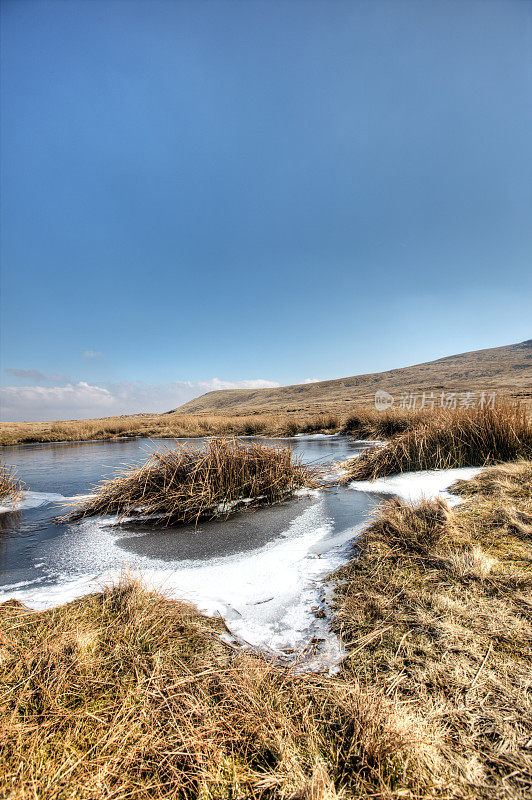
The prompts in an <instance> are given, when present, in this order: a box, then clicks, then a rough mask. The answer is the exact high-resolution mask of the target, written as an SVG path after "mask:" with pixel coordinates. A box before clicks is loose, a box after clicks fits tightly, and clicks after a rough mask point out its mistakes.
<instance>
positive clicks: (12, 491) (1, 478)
mask: <svg viewBox="0 0 532 800" xmlns="http://www.w3.org/2000/svg"><path fill="white" fill-rule="evenodd" d="M21 491H22V483H21V481H19V480H18V479H17V478H16V476H15V473H14V470H13V467H6V466H5V465H4V464H2V461H1V460H0V502H6V501H8V502H9V503H11V504H12V505H15V504H16V503H17V501H18V500H19V499H20V493H21Z"/></svg>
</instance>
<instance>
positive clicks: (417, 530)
mask: <svg viewBox="0 0 532 800" xmlns="http://www.w3.org/2000/svg"><path fill="white" fill-rule="evenodd" d="M531 473H532V464H531V463H530V462H528V463H527V462H521V463H520V464H516V465H504V466H503V467H493V468H489V469H487V470H486V471H485V472H484V473H482V474H481V475H480V476H479V477H478V478H477V479H475V481H472V482H471V484H470V485H469V486H468V487H467V488H466V485H465V484H462V485H459V486H457V488H456V491H459V492H461V493H462V494H464V495H466V496H467V497H468V498H469V499H468V500H467V501H466V502H465V503H464V504H463V505H461V506H458V507H456V508H455V509H452V510H451V509H449V507H448V506H447V505H446V504H445V503H444V502H442V501H434V502H422V503H420V504H417V505H415V506H411V505H408V504H405V503H404V502H402V501H400V500H392V501H391V502H389V503H387V504H386V505H385V506H384V507H383V508H382V510H381V513H380V515H379V517H378V519H377V521H376V522H375V523H374V524H372V525H371V526H370V527H369V529H368V530H367V532H366V535H365V537H364V539H363V541H361V542H360V546H359V548H358V549H357V552H356V554H355V558H354V559H353V560H352V562H351V563H350V564H349V565H348V566H347V567H345V568H344V569H343V570H341V571H340V573H339V574H338V576H337V578H338V580H339V585H338V590H337V601H336V602H337V610H336V617H335V627H336V630H337V631H338V633H339V634H340V635H341V636H342V638H343V640H344V642H345V644H346V646H347V648H348V656H347V658H346V660H345V662H344V670H343V678H344V680H346V681H348V682H349V681H350V680H352V679H353V680H357V681H358V682H359V683H360V684H361V686H362V687H368V688H369V687H372V686H379V687H382V688H383V689H384V690H385V692H386V694H387V695H388V696H389V697H390V698H391V699H392V698H393V700H394V701H395V703H396V704H398V705H399V706H400V705H401V704H404V707H405V708H407V709H408V710H409V712H410V714H412V715H414V716H415V717H419V718H420V719H423V720H424V721H425V722H426V723H427V725H428V726H429V728H430V730H431V731H432V732H433V736H434V737H435V739H436V740H437V741H438V742H439V756H440V758H441V760H442V771H443V773H444V774H446V775H447V776H448V777H447V789H448V793H449V795H450V796H456V797H475V798H498V797H500V798H525V797H530V792H531V791H532V692H531V687H532V548H531V543H532V502H531V485H530V476H531ZM516 487H520V488H516Z"/></svg>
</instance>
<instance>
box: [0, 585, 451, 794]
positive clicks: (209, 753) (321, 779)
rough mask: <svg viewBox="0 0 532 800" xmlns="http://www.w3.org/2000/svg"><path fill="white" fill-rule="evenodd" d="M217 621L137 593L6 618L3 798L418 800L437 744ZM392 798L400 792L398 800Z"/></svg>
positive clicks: (386, 706) (0, 622) (13, 608)
mask: <svg viewBox="0 0 532 800" xmlns="http://www.w3.org/2000/svg"><path fill="white" fill-rule="evenodd" d="M222 631H223V626H222V623H221V622H220V621H215V620H210V619H207V618H205V617H202V616H201V615H200V614H198V613H197V612H195V611H193V610H192V609H191V608H189V607H187V606H186V605H183V604H181V603H178V602H175V601H169V600H166V599H164V598H163V597H161V596H160V595H157V594H153V593H152V594H150V593H148V592H147V591H145V590H144V589H143V588H142V587H141V586H140V585H139V584H138V583H134V582H131V581H125V582H122V583H121V584H119V585H117V586H115V587H114V588H110V589H107V590H105V591H103V592H102V593H100V594H96V595H92V596H88V597H85V598H83V599H82V600H79V601H76V602H74V603H71V604H69V605H67V606H63V607H61V608H58V609H55V610H51V611H44V612H39V613H29V612H28V611H27V610H25V609H24V608H23V607H22V606H20V605H19V604H17V603H7V604H4V606H1V607H0V647H1V650H0V653H1V660H0V684H1V687H0V688H1V691H0V763H1V765H2V769H1V770H0V794H1V795H2V796H3V797H9V798H12V800H26V798H28V800H29V798H35V797H42V798H47V800H60V799H61V800H62V799H63V798H67V797H69V798H70V797H72V798H73V797H75V798H78V799H79V800H100V798H103V797H108V798H150V799H153V798H170V799H171V798H175V800H177V799H178V798H179V800H198V799H199V798H201V799H202V800H207V798H209V800H217V799H218V798H219V799H220V800H222V799H223V800H226V798H255V799H256V800H262V799H264V800H274V798H278V799H279V800H283V799H286V800H289V798H290V800H335V799H338V800H339V799H340V798H342V799H345V798H370V797H371V798H383V800H384V798H391V797H395V796H397V797H420V796H421V795H424V794H425V793H426V791H427V787H428V786H429V783H430V778H429V776H430V775H434V774H435V773H436V771H437V770H438V767H439V764H438V761H437V759H436V760H435V758H436V757H435V754H434V748H433V746H432V744H431V743H428V740H430V733H429V732H428V731H427V730H425V727H424V726H423V725H422V724H421V727H419V726H418V727H416V726H415V725H409V724H408V716H407V713H406V710H404V711H403V710H402V709H399V711H398V709H397V708H395V707H394V705H393V703H391V702H390V701H389V699H387V698H385V697H383V696H379V694H378V692H376V691H375V690H374V689H371V690H370V691H366V690H364V691H362V690H361V689H360V687H359V686H358V684H357V683H356V681H353V682H351V683H346V682H343V681H340V680H337V679H334V678H329V677H325V676H318V675H314V676H313V675H305V674H301V673H299V674H298V673H296V672H294V671H291V670H290V669H286V668H284V669H281V668H279V667H278V666H275V665H273V664H271V663H267V662H266V661H265V660H263V659H261V658H258V657H256V656H253V655H251V654H246V653H244V652H242V651H238V650H235V649H233V648H230V647H229V646H227V645H225V644H223V643H222V642H221V641H220V639H219V634H220V633H221V632H222ZM396 790H397V791H398V793H397V794H395V792H396Z"/></svg>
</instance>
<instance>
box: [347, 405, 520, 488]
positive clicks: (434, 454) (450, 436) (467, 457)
mask: <svg viewBox="0 0 532 800" xmlns="http://www.w3.org/2000/svg"><path fill="white" fill-rule="evenodd" d="M531 456H532V423H531V421H530V419H529V418H528V417H527V415H526V413H525V412H524V411H521V410H520V409H519V408H517V407H513V406H509V405H501V406H497V407H495V408H494V409H491V408H484V409H472V410H469V409H467V410H462V411H442V412H440V413H438V414H434V415H431V416H429V417H427V418H426V419H425V420H424V421H421V422H420V423H419V424H417V425H415V426H414V427H412V428H409V429H407V430H406V431H405V432H404V433H401V434H399V435H397V436H394V437H393V438H392V439H391V440H390V441H389V442H387V443H386V444H385V445H384V446H382V447H377V448H374V449H371V450H368V451H366V452H365V453H363V454H362V455H361V456H360V457H359V458H357V459H355V460H353V461H352V462H350V463H349V466H348V479H349V480H365V479H370V480H373V479H374V478H378V477H381V476H385V475H394V474H396V473H399V472H412V471H416V470H427V469H450V468H453V467H476V466H484V465H487V464H496V463H498V462H503V461H514V460H516V459H519V458H530V457H531Z"/></svg>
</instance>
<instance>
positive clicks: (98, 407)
mask: <svg viewBox="0 0 532 800" xmlns="http://www.w3.org/2000/svg"><path fill="white" fill-rule="evenodd" d="M113 404H114V398H113V395H112V394H111V392H109V391H108V390H107V389H104V388H103V387H102V386H91V385H90V384H89V383H85V381H80V382H79V383H69V384H67V385H66V386H53V387H51V386H6V387H5V388H3V389H0V406H1V411H2V418H3V419H8V420H24V419H31V420H46V419H75V418H83V417H85V416H93V417H94V416H102V415H103V414H109V413H112V409H113Z"/></svg>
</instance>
